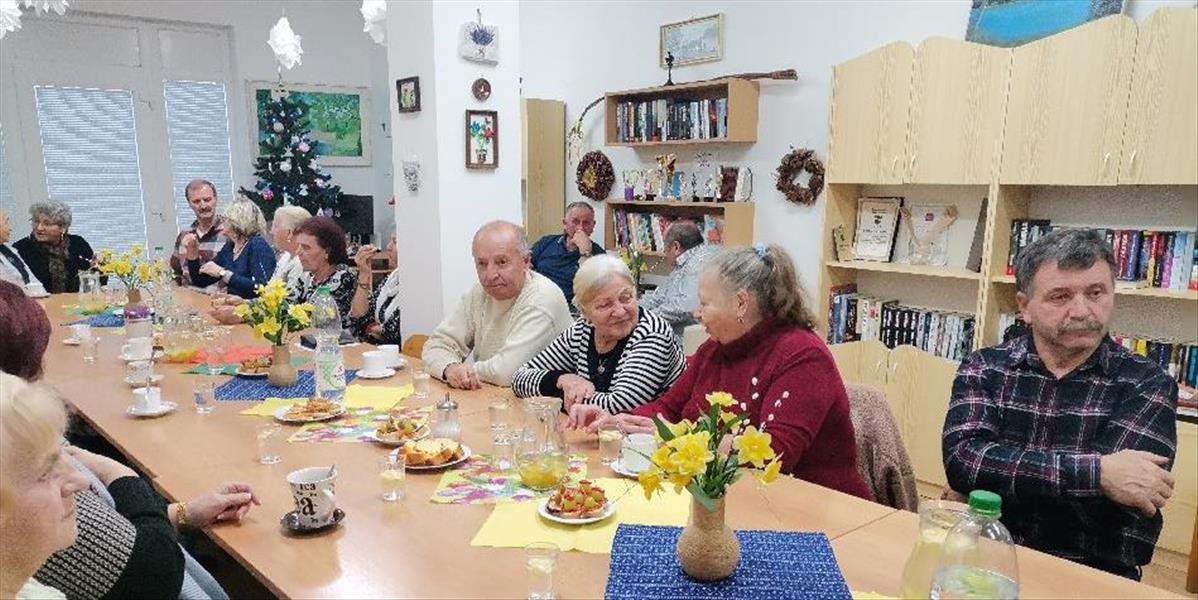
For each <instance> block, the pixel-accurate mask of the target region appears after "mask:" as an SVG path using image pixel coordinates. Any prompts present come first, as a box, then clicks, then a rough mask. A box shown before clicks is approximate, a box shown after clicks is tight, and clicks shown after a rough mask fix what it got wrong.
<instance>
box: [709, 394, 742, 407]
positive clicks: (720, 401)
mask: <svg viewBox="0 0 1198 600" xmlns="http://www.w3.org/2000/svg"><path fill="white" fill-rule="evenodd" d="M707 402H708V403H709V404H711V405H712V406H719V407H720V408H728V407H729V406H735V405H736V399H735V398H733V397H732V394H729V393H728V392H712V393H710V394H707Z"/></svg>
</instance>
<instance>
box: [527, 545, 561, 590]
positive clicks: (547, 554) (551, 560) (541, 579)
mask: <svg viewBox="0 0 1198 600" xmlns="http://www.w3.org/2000/svg"><path fill="white" fill-rule="evenodd" d="M557 555H558V547H557V544H554V543H552V542H533V543H531V544H529V545H527V546H525V547H524V560H525V565H526V566H527V568H528V597H529V598H530V600H553V598H554V594H553V571H554V569H556V568H557Z"/></svg>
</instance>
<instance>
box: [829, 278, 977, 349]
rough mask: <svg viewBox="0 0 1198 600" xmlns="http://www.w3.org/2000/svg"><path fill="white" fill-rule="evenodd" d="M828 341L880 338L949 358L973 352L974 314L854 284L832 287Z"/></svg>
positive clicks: (887, 342)
mask: <svg viewBox="0 0 1198 600" xmlns="http://www.w3.org/2000/svg"><path fill="white" fill-rule="evenodd" d="M831 294H832V301H831V303H830V305H829V306H830V314H829V315H828V324H829V325H828V343H830V344H840V343H844V342H853V341H858V340H877V341H880V342H882V344H883V345H885V346H886V347H887V348H895V347H898V346H901V345H910V346H915V347H916V348H919V349H920V350H923V351H925V352H927V353H929V354H933V355H935V356H939V357H941V358H946V359H948V360H956V361H959V360H964V358H965V357H966V356H968V355H969V353H970V352H972V351H973V331H974V316H973V315H971V314H967V313H958V312H951V311H943V310H934V309H930V308H924V307H919V306H909V305H904V304H899V302H898V301H897V300H882V299H880V298H874V297H870V296H865V295H862V294H858V293H857V286H856V285H854V284H848V285H842V286H837V287H834V288H832V291H831Z"/></svg>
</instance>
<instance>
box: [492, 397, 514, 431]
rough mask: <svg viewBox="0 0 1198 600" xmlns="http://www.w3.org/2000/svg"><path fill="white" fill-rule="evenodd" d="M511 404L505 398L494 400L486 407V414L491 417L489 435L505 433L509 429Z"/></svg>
mask: <svg viewBox="0 0 1198 600" xmlns="http://www.w3.org/2000/svg"><path fill="white" fill-rule="evenodd" d="M511 409H512V403H511V401H509V400H508V399H507V398H495V399H494V400H492V401H491V404H489V405H487V414H488V415H489V416H490V417H491V433H492V434H497V433H499V432H502V431H507V429H508V428H509V427H511V422H510V421H511V413H512V410H511Z"/></svg>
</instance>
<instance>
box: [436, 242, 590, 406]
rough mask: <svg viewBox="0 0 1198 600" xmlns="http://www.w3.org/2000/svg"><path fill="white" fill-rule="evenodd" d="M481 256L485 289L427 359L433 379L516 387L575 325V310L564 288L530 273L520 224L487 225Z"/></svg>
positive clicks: (469, 296)
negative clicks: (520, 374)
mask: <svg viewBox="0 0 1198 600" xmlns="http://www.w3.org/2000/svg"><path fill="white" fill-rule="evenodd" d="M473 254H474V269H475V271H477V272H478V285H476V286H474V287H473V288H472V289H471V290H470V291H469V292H467V293H466V295H464V296H462V300H461V302H459V303H458V306H457V308H455V309H454V311H453V314H451V315H449V316H448V317H447V318H446V319H445V320H444V321H442V322H441V324H440V325H438V326H437V330H436V331H435V332H434V333H433V335H432V336H430V337H429V339H428V341H427V342H426V343H425V344H424V352H423V356H422V357H421V358H422V360H423V361H424V367H425V369H426V370H427V371H428V372H429V374H431V375H433V376H435V377H438V378H440V379H442V380H444V381H445V382H446V383H448V384H449V385H450V386H451V387H455V388H458V389H467V390H469V389H477V388H479V387H480V386H481V385H482V382H486V383H490V384H493V385H501V386H507V385H511V381H512V373H514V372H515V371H516V369H518V368H520V367H521V366H522V365H523V364H524V363H526V362H528V359H530V358H532V357H533V356H534V355H535V354H536V353H537V352H540V351H541V349H542V348H544V347H545V346H547V345H549V342H551V341H553V339H554V338H556V337H557V335H558V334H559V333H561V332H562V331H564V330H565V329H566V327H568V326H569V325H570V321H571V319H570V310H569V308H568V307H567V306H566V297H565V296H564V295H562V290H561V288H559V287H557V285H556V284H554V283H553V282H552V281H550V280H549V279H548V278H546V277H545V276H544V275H541V274H539V273H536V272H534V271H532V270H531V269H530V268H529V253H528V239H527V238H526V237H525V236H524V229H523V228H521V227H520V226H519V225H515V224H513V223H509V222H507V221H492V222H490V223H487V224H486V225H483V226H482V227H481V228H480V229H479V230H478V232H477V233H475V234H474V244H473ZM471 354H473V356H474V362H473V363H468V362H467V358H468V357H470V356H471Z"/></svg>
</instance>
